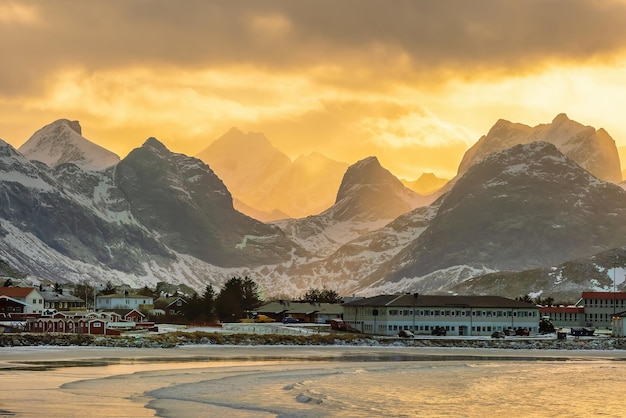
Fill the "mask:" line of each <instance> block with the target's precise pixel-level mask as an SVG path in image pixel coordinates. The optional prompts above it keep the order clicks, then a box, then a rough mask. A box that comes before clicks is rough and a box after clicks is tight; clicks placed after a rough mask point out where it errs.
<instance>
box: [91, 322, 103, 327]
mask: <svg viewBox="0 0 626 418" xmlns="http://www.w3.org/2000/svg"><path fill="white" fill-rule="evenodd" d="M93 327H94V328H100V327H102V324H101V323H100V322H94V323H93Z"/></svg>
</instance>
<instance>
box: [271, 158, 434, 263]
mask: <svg viewBox="0 0 626 418" xmlns="http://www.w3.org/2000/svg"><path fill="white" fill-rule="evenodd" d="M423 205H424V198H423V197H422V196H421V195H418V194H417V193H415V192H413V191H412V190H410V189H408V188H407V187H405V186H404V185H403V184H402V182H401V181H400V180H398V179H397V178H396V177H395V176H394V175H393V174H391V173H390V172H389V171H388V170H386V169H385V168H383V167H382V166H381V165H380V163H379V162H378V159H377V158H376V157H369V158H366V159H363V160H361V161H358V162H357V163H355V164H353V165H352V166H350V167H349V168H348V170H347V171H346V173H345V175H344V177H343V180H342V182H341V185H340V187H339V191H338V192H337V199H336V201H335V204H334V205H332V206H331V207H330V208H329V209H327V210H325V211H324V212H322V213H320V214H319V215H315V216H308V217H306V218H300V219H285V220H281V221H276V222H274V223H275V224H276V225H278V226H280V227H281V229H282V230H283V231H285V233H286V234H287V236H289V237H290V238H291V239H293V240H294V241H296V242H298V243H299V244H300V245H301V246H303V247H304V248H307V249H308V250H309V251H311V252H313V253H315V254H318V255H330V254H331V253H332V252H334V251H335V250H336V249H337V248H338V247H339V246H340V245H342V244H345V243H347V242H349V241H350V240H352V239H355V238H357V237H359V236H360V235H363V234H365V233H367V232H371V231H373V230H375V229H378V228H381V227H383V226H384V225H385V224H387V223H389V222H391V221H392V220H394V219H396V218H397V217H398V216H400V215H402V214H403V213H407V212H409V211H411V210H412V209H415V208H417V207H419V206H423Z"/></svg>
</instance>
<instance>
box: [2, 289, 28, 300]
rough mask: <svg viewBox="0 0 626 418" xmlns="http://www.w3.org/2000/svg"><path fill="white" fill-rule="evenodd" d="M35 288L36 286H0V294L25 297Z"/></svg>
mask: <svg viewBox="0 0 626 418" xmlns="http://www.w3.org/2000/svg"><path fill="white" fill-rule="evenodd" d="M33 290H35V288H34V287H0V295H5V296H10V297H12V298H25V297H27V296H28V295H30V294H31V293H32V291H33Z"/></svg>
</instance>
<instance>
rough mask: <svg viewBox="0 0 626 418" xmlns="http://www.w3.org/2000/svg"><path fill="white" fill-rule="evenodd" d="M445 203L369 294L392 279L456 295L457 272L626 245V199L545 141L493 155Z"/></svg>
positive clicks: (559, 259)
mask: <svg viewBox="0 0 626 418" xmlns="http://www.w3.org/2000/svg"><path fill="white" fill-rule="evenodd" d="M439 203H440V207H439V210H438V212H437V215H436V216H435V217H434V218H433V220H432V222H431V223H430V225H429V226H428V228H427V229H426V230H425V231H424V232H423V233H421V234H420V235H419V237H418V238H417V239H416V240H415V241H413V242H412V243H411V244H410V245H408V246H407V247H406V248H404V249H403V250H402V251H401V252H399V253H398V255H397V256H396V257H394V259H392V260H390V261H389V262H387V263H385V264H383V265H382V266H381V267H380V269H379V270H378V271H376V272H375V273H373V274H372V275H371V276H370V277H369V278H368V279H367V280H365V281H364V282H363V287H369V286H371V285H372V284H373V283H375V282H380V280H381V278H385V279H386V280H389V281H391V282H397V281H404V284H405V286H411V282H412V285H413V287H414V288H416V289H428V290H431V291H432V290H434V289H440V288H441V286H442V285H444V286H445V287H447V288H450V287H451V286H452V285H454V284H456V283H454V281H455V280H457V281H460V280H458V277H457V278H454V277H451V275H450V269H452V270H453V271H455V274H458V272H460V271H462V270H459V268H460V267H463V266H466V267H467V268H470V269H474V270H475V271H474V275H477V274H476V272H479V271H481V270H482V271H483V272H489V271H498V270H522V269H530V268H534V267H542V266H551V265H555V264H559V263H563V262H565V261H568V260H572V259H576V258H580V257H584V256H589V255H591V254H595V253H598V252H600V251H603V250H608V249H611V248H615V247H620V246H622V245H624V244H625V243H626V192H625V191H624V190H623V189H622V188H620V187H619V186H616V185H614V184H612V183H608V182H603V181H600V180H598V179H597V178H595V177H593V176H592V175H590V174H589V173H588V172H587V171H585V170H584V169H583V168H581V167H580V166H579V165H578V164H576V163H575V162H574V161H572V160H570V159H569V158H567V157H565V156H564V155H563V154H561V153H560V152H559V151H558V150H557V148H556V147H555V146H554V145H552V144H548V143H545V142H535V143H531V144H524V145H517V146H514V147H512V148H509V149H506V150H504V151H501V152H498V153H495V154H492V155H490V156H489V157H487V158H486V159H484V160H483V161H481V162H479V163H477V164H475V165H474V166H472V167H470V169H469V170H468V171H467V173H466V174H465V175H464V176H463V177H461V178H460V179H459V180H458V181H457V182H456V184H455V185H454V186H453V188H452V189H451V190H450V191H449V192H448V193H447V194H445V195H444V196H442V197H441V199H440V202H439ZM437 272H439V273H437ZM452 276H454V275H452ZM461 287H462V286H461Z"/></svg>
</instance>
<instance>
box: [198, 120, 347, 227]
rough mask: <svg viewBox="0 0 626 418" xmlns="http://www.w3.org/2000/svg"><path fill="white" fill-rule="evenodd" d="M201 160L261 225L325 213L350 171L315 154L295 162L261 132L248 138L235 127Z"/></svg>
mask: <svg viewBox="0 0 626 418" xmlns="http://www.w3.org/2000/svg"><path fill="white" fill-rule="evenodd" d="M197 157H198V158H200V159H201V160H203V161H204V162H206V163H207V164H208V165H209V166H210V167H211V168H212V169H213V170H214V171H215V173H216V174H217V175H218V176H219V177H220V178H221V179H222V180H223V181H224V183H225V184H226V186H227V187H228V189H229V190H230V192H231V193H232V194H233V196H234V198H235V200H236V202H238V203H237V208H238V209H239V210H241V211H242V212H244V213H246V214H248V215H250V216H253V215H256V216H262V218H261V217H259V218H257V219H260V220H263V221H271V220H276V219H283V218H287V217H303V216H307V215H311V214H317V213H319V212H321V211H323V210H325V209H327V208H328V207H329V206H331V205H332V204H333V201H334V198H335V193H336V191H337V187H339V183H340V182H341V178H342V176H343V174H344V173H345V171H346V168H347V167H348V165H347V164H345V163H341V162H337V161H334V160H331V159H329V158H327V157H325V156H323V155H321V154H319V153H315V152H314V153H311V154H309V155H303V156H300V157H299V158H297V159H296V160H294V161H293V162H292V161H291V160H290V159H289V157H287V156H286V155H285V154H283V153H282V152H281V151H279V150H278V149H277V148H276V147H274V146H273V145H272V144H271V143H270V141H269V140H268V139H267V138H266V137H265V136H264V135H263V134H260V133H251V132H249V133H247V134H246V133H243V132H242V131H240V130H239V129H236V128H232V129H231V130H229V131H228V132H227V133H225V134H224V135H222V136H221V137H219V138H218V139H217V140H215V141H214V142H213V143H212V144H211V145H210V146H209V147H207V148H206V149H205V150H203V151H202V152H200V153H199V154H197ZM252 208H253V209H252ZM251 209H252V210H251ZM282 215H286V216H282Z"/></svg>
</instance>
